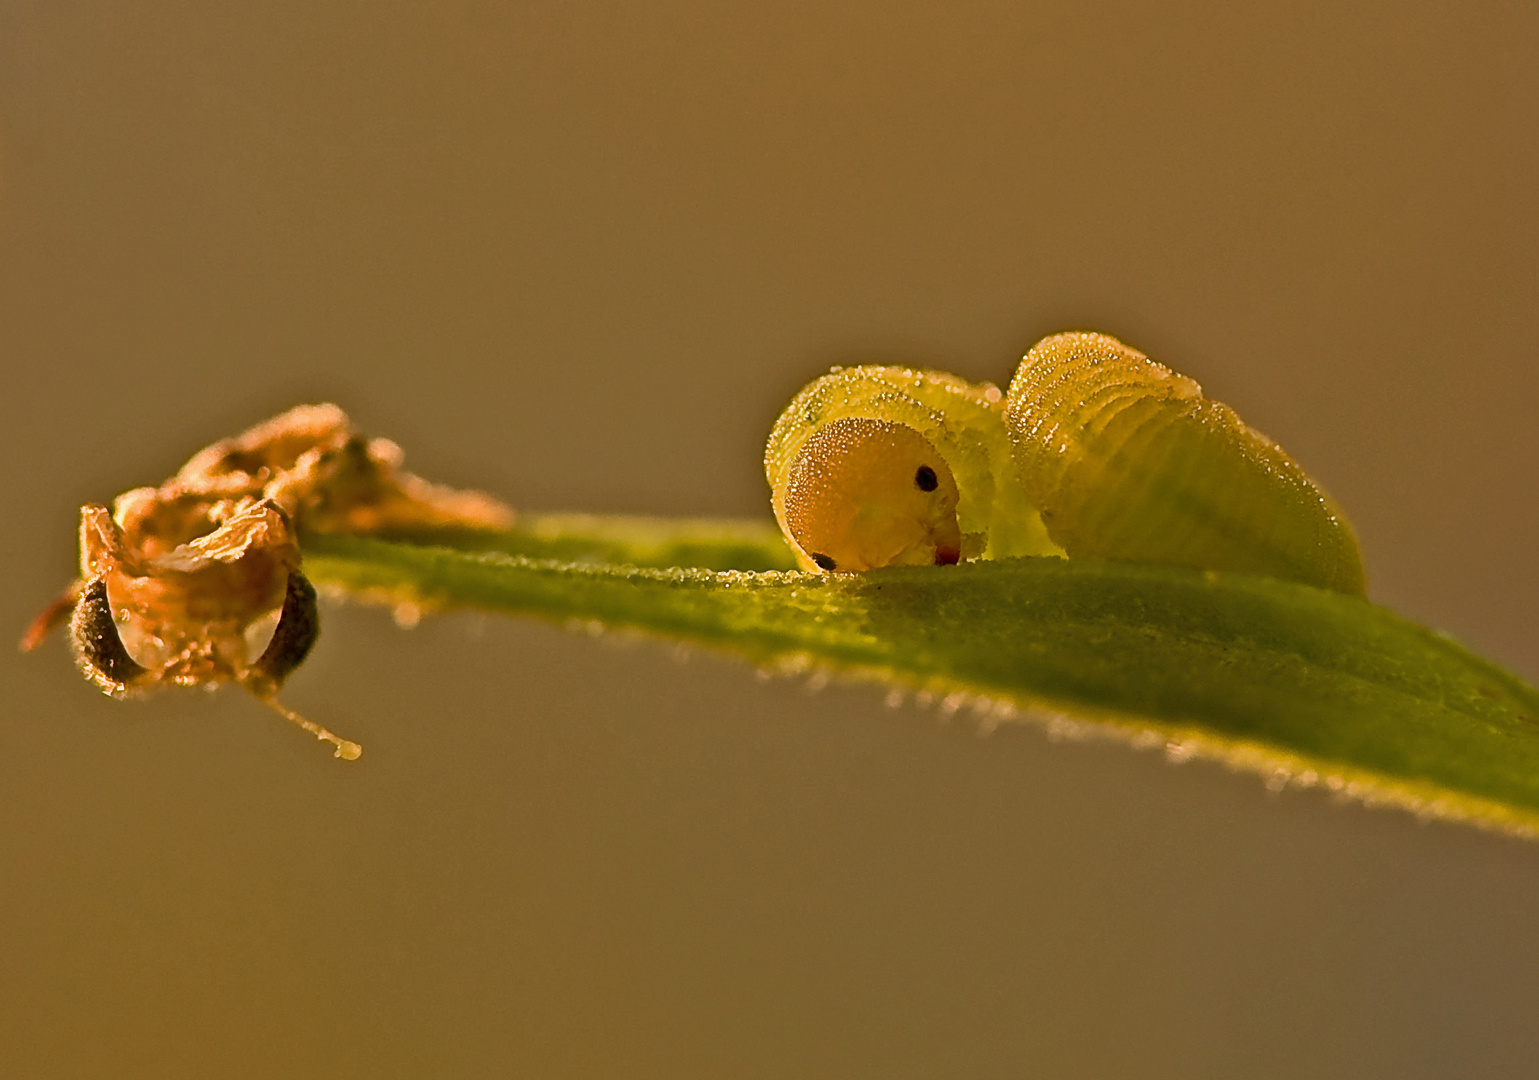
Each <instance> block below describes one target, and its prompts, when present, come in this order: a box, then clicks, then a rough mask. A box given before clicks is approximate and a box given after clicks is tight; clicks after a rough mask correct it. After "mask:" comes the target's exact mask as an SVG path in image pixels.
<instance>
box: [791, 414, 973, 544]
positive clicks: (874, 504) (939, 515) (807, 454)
mask: <svg viewBox="0 0 1539 1080" xmlns="http://www.w3.org/2000/svg"><path fill="white" fill-rule="evenodd" d="M924 470H928V472H925V471H924ZM916 477H919V478H922V481H923V486H921V483H918V482H916ZM926 488H928V489H929V490H925V489H926ZM783 501H784V514H785V526H786V528H787V529H788V530H789V533H790V537H791V539H792V541H793V542H794V543H795V544H796V546H797V548H798V549H799V550H800V551H802V552H805V553H806V555H807V557H808V558H809V559H810V560H811V562H812V563H813V565H814V566H815V567H817V568H820V569H823V570H829V571H834V570H839V571H846V572H850V571H858V570H870V569H872V568H874V567H878V566H933V565H951V564H952V563H955V562H957V561H958V560H959V559H960V558H961V555H962V533H961V530H960V529H959V528H958V527H957V485H956V480H955V478H953V477H952V475H951V469H950V468H949V467H948V466H947V465H946V462H945V459H944V458H942V457H941V456H940V453H939V452H938V451H937V450H936V449H935V447H934V446H933V445H931V444H930V442H929V440H927V439H926V438H925V437H924V436H923V435H920V434H919V433H918V432H917V431H915V430H914V429H913V428H911V427H907V426H905V425H903V424H894V423H892V422H890V421H886V420H867V419H862V418H857V417H845V418H843V419H840V420H835V421H832V422H831V423H829V424H826V425H824V426H823V427H821V428H819V429H818V430H817V431H816V432H814V433H813V434H812V435H811V436H810V437H809V438H808V439H807V440H806V441H805V442H803V443H802V446H801V449H800V450H798V451H797V453H796V457H795V458H793V459H792V462H791V468H790V474H789V477H788V479H787V481H786V492H785V498H784V500H783Z"/></svg>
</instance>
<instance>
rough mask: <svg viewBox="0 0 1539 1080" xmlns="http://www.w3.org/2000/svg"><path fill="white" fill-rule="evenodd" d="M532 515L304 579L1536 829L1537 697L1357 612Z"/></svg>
mask: <svg viewBox="0 0 1539 1080" xmlns="http://www.w3.org/2000/svg"><path fill="white" fill-rule="evenodd" d="M526 520H527V523H526V525H525V526H524V527H523V528H522V529H521V530H520V531H519V532H517V533H511V534H507V535H506V536H503V537H500V538H498V539H497V540H496V541H495V543H494V544H483V545H482V547H492V546H495V547H497V548H501V549H503V550H481V551H467V550H463V549H460V550H456V549H452V548H447V547H426V546H419V545H415V544H411V543H404V542H400V541H388V542H387V541H381V540H366V539H359V538H352V537H336V536H328V537H309V538H307V540H306V548H305V568H306V573H308V574H309V575H310V577H311V578H312V579H313V580H314V581H315V582H316V583H317V584H320V585H323V586H331V587H333V588H336V589H341V590H344V591H346V592H348V593H351V594H354V595H359V596H362V597H364V598H366V599H373V600H378V601H382V602H387V603H391V604H398V605H399V604H405V605H416V606H418V607H423V608H436V607H445V606H452V607H469V608H477V609H481V610H485V611H499V612H506V613H509V614H524V615H535V616H540V617H544V618H549V619H556V620H563V621H566V620H580V621H583V622H597V623H599V624H601V625H603V626H605V627H613V628H632V629H637V630H642V631H648V632H652V633H657V634H662V635H665V636H667V637H670V638H674V639H678V640H682V641H689V642H695V643H698V644H701V645H705V646H709V647H712V648H716V649H720V650H723V651H727V652H730V653H735V654H738V655H740V656H742V657H745V658H747V659H749V660H750V661H753V662H755V663H757V664H761V665H768V666H772V667H774V668H777V669H780V670H786V671H803V670H828V671H832V672H836V673H846V674H849V675H854V676H856V677H861V678H867V679H871V680H875V681H878V682H882V683H885V684H888V685H893V686H897V687H901V688H907V689H911V690H915V691H919V692H921V693H923V694H926V695H936V696H939V697H940V698H942V699H943V702H944V705H945V706H946V707H958V706H960V705H963V704H966V705H969V706H972V707H974V708H976V709H978V710H980V711H984V712H985V713H986V714H987V715H989V716H990V717H999V716H1008V715H1015V714H1017V713H1024V714H1025V715H1027V716H1032V715H1035V714H1037V713H1038V712H1040V713H1041V718H1042V719H1044V720H1046V721H1047V722H1048V723H1049V724H1050V725H1053V726H1055V727H1057V728H1058V729H1060V730H1063V731H1069V732H1075V733H1091V734H1094V733H1106V734H1113V735H1121V736H1124V737H1129V738H1132V739H1133V740H1134V741H1135V742H1139V743H1144V744H1156V745H1163V746H1165V748H1166V750H1167V753H1169V754H1170V755H1171V756H1172V757H1174V758H1177V759H1181V758H1185V757H1187V756H1191V755H1196V756H1203V757H1211V758H1217V759H1220V760H1223V761H1225V762H1228V763H1230V764H1232V765H1235V766H1237V767H1240V768H1245V769H1250V770H1254V771H1257V772H1261V773H1263V774H1265V775H1267V776H1268V777H1269V778H1270V779H1271V781H1272V783H1274V784H1282V783H1293V784H1296V785H1310V784H1323V785H1326V786H1328V787H1329V788H1330V789H1331V790H1333V791H1337V792H1340V793H1342V794H1343V795H1345V796H1348V797H1351V798H1356V799H1360V800H1363V801H1366V802H1383V803H1392V804H1397V805H1400V806H1404V807H1406V808H1409V809H1412V810H1414V811H1416V812H1418V813H1420V814H1424V815H1429V816H1438V817H1446V818H1454V819H1462V820H1468V821H1472V822H1475V823H1477V824H1481V825H1484V826H1487V827H1494V828H1499V829H1502V830H1505V831H1509V832H1516V833H1521V834H1524V835H1539V692H1536V691H1535V690H1534V689H1533V688H1531V687H1529V686H1527V685H1526V684H1524V683H1523V682H1522V681H1521V680H1519V679H1518V678H1517V677H1515V676H1513V675H1511V674H1509V673H1507V672H1505V671H1503V670H1502V669H1500V668H1498V667H1496V666H1495V665H1493V664H1490V663H1487V662H1486V661H1484V660H1482V659H1480V658H1479V657H1477V656H1475V655H1473V654H1472V653H1470V652H1469V651H1467V650H1466V649H1464V648H1462V647H1460V646H1459V645H1457V644H1456V643H1454V642H1453V641H1451V640H1450V639H1448V638H1447V637H1445V636H1443V635H1440V634H1437V633H1434V632H1433V631H1431V630H1428V629H1426V628H1424V627H1421V626H1418V625H1416V624H1415V623H1412V622H1409V621H1407V620H1405V619H1402V618H1400V617H1399V616H1397V615H1395V614H1394V613H1392V612H1390V611H1387V610H1385V609H1383V608H1380V607H1376V606H1374V605H1372V604H1369V603H1367V602H1366V601H1364V600H1361V599H1357V598H1353V597H1350V596H1346V595H1343V594H1340V593H1335V592H1331V591H1327V590H1323V589H1317V588H1312V587H1310V586H1305V585H1296V584H1291V583H1288V582H1283V581H1278V580H1275V579H1271V578H1265V577H1257V576H1253V575H1245V574H1236V573H1219V572H1200V571H1189V570H1183V569H1172V568H1165V567H1154V566H1143V565H1135V564H1130V563H1114V562H1097V561H1088V560H1085V561H1080V560H1063V559H1051V558H1026V559H1012V560H1003V561H998V562H975V563H968V564H964V565H960V566H946V567H904V568H890V569H885V570H874V571H871V572H869V573H866V574H860V575H850V576H837V575H829V576H822V575H817V574H805V573H801V572H797V571H778V570H754V571H748V570H707V569H701V568H680V567H672V568H664V567H660V566H657V565H652V566H646V565H640V564H644V563H653V564H655V563H657V562H658V561H659V560H663V559H671V558H673V557H675V556H678V555H680V554H681V553H684V552H687V553H689V554H690V555H691V556H692V558H694V559H696V560H698V561H702V562H705V563H707V564H709V565H712V566H718V567H721V566H730V565H739V566H752V567H760V566H776V565H780V566H784V565H787V564H788V563H789V555H788V553H787V552H786V550H785V545H784V543H783V542H782V541H781V540H780V539H779V535H778V533H776V532H775V531H774V530H773V529H770V528H767V527H761V526H758V525H756V524H748V523H739V522H719V523H708V522H692V523H684V524H678V525H673V524H670V523H667V522H659V521H655V520H654V521H648V520H645V519H601V518H543V519H541V518H535V519H526ZM585 559H586V560H589V561H583V560H585ZM598 559H602V560H606V561H594V560H598ZM608 560H612V561H608ZM621 562H627V563H631V564H633V565H620V563H621ZM1071 718H1072V719H1071Z"/></svg>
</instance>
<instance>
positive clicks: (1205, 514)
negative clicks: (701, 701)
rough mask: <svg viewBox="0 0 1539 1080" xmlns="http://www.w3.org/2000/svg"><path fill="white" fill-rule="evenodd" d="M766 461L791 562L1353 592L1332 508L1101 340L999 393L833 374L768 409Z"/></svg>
mask: <svg viewBox="0 0 1539 1080" xmlns="http://www.w3.org/2000/svg"><path fill="white" fill-rule="evenodd" d="M764 467H765V475H766V477H767V479H768V480H769V485H770V489H771V492H772V503H773V507H774V512H775V518H776V520H777V521H778V522H779V523H780V527H781V530H782V531H783V532H784V533H785V536H786V539H787V541H788V542H789V543H790V545H791V547H792V549H793V550H794V552H795V553H796V557H797V560H798V561H799V562H800V564H801V565H802V566H803V568H804V569H807V570H813V571H820V572H825V573H849V572H859V571H864V570H870V569H875V568H877V567H881V566H911V565H929V564H942V565H945V564H950V563H956V562H961V561H966V560H970V559H1000V558H1010V557H1016V556H1023V555H1058V556H1067V557H1069V558H1096V559H1115V560H1122V561H1131V562H1143V563H1152V564H1158V565H1166V566H1181V567H1189V568H1193V569H1202V570H1234V571H1242V572H1248V573H1255V574H1266V575H1269V576H1272V577H1277V578H1282V579H1285V580H1288V581H1296V582H1301V583H1304V584H1308V585H1315V586H1319V587H1322V588H1328V589H1334V590H1337V591H1339V592H1346V593H1353V594H1359V595H1360V594H1362V593H1363V592H1364V579H1363V567H1362V556H1361V554H1360V552H1359V550H1358V544H1357V538H1356V536H1355V534H1354V533H1353V531H1352V526H1351V524H1350V523H1349V522H1348V521H1347V519H1346V516H1345V515H1344V514H1343V513H1342V512H1341V509H1340V508H1339V507H1338V506H1337V505H1336V503H1335V502H1334V501H1333V500H1332V499H1331V498H1330V496H1329V495H1327V494H1326V493H1325V491H1324V490H1323V489H1322V488H1321V487H1320V486H1319V485H1318V484H1317V483H1315V482H1314V481H1313V480H1312V479H1310V477H1309V476H1308V474H1307V473H1305V472H1304V470H1303V469H1302V468H1300V467H1299V465H1298V464H1297V463H1296V462H1294V460H1293V459H1292V458H1291V457H1289V456H1288V454H1287V453H1286V452H1285V451H1284V450H1283V449H1282V448H1281V447H1280V446H1278V445H1277V444H1276V443H1275V442H1273V441H1272V440H1271V439H1269V438H1267V437H1266V436H1265V435H1263V434H1261V433H1260V432H1258V431H1256V430H1255V429H1254V428H1252V427H1250V426H1249V425H1247V424H1246V423H1245V422H1244V421H1242V420H1241V419H1240V418H1239V416H1238V415H1236V414H1235V412H1234V410H1233V409H1231V408H1229V406H1227V405H1225V404H1223V403H1222V402H1218V401H1214V400H1212V399H1210V398H1208V397H1206V396H1204V394H1203V392H1202V387H1201V386H1199V385H1198V384H1197V383H1196V382H1195V381H1194V380H1192V379H1189V378H1187V377H1186V376H1184V375H1181V374H1178V373H1176V372H1174V371H1172V370H1171V369H1169V368H1167V367H1165V366H1164V365H1163V364H1159V363H1156V362H1155V361H1153V360H1151V359H1149V358H1148V357H1147V356H1145V355H1143V354H1142V353H1140V352H1138V351H1136V350H1134V349H1131V348H1129V347H1128V346H1126V345H1124V344H1123V343H1122V342H1120V341H1118V340H1117V339H1116V338H1113V337H1110V336H1108V335H1106V334H1097V333H1065V334H1056V335H1054V336H1052V337H1048V338H1045V339H1043V340H1042V341H1040V342H1038V343H1037V344H1036V345H1035V346H1033V347H1032V349H1031V350H1030V351H1029V352H1028V353H1027V354H1026V356H1025V358H1024V359H1023V360H1022V361H1021V364H1020V367H1019V368H1018V369H1017V371H1016V372H1015V377H1014V378H1013V379H1012V380H1011V382H1010V387H1009V390H1008V392H1007V393H1004V394H1002V393H1001V392H1000V390H999V388H998V387H997V386H994V385H993V384H990V383H969V382H967V381H965V380H963V379H960V378H957V377H956V376H954V375H948V374H945V373H943V372H936V371H922V370H916V369H911V368H904V367H883V366H874V365H872V366H860V367H851V368H835V369H834V370H833V371H830V372H829V373H828V374H826V375H823V376H821V377H820V378H818V379H815V380H813V381H812V382H811V383H809V384H808V385H807V386H806V387H804V388H803V389H802V390H801V392H800V393H798V394H797V395H796V396H795V398H793V399H792V401H791V403H790V404H789V405H788V406H787V407H786V409H785V411H784V412H783V413H782V414H781V415H780V418H779V419H778V420H777V421H776V423H775V425H774V428H773V430H772V431H771V433H770V437H769V442H768V444H767V446H766V449H765V455H764Z"/></svg>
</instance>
